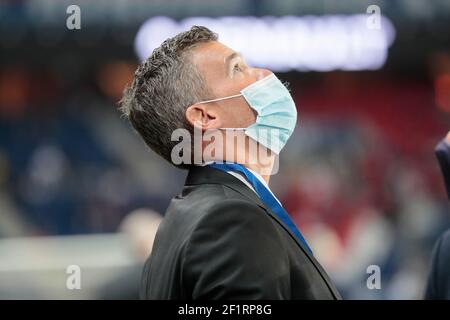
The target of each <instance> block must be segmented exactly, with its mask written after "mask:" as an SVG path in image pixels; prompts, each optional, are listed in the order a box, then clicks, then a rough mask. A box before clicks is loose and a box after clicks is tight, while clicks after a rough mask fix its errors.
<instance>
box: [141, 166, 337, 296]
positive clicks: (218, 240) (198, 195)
mask: <svg viewBox="0 0 450 320" xmlns="http://www.w3.org/2000/svg"><path fill="white" fill-rule="evenodd" d="M141 298H144V299H340V295H339V293H338V291H337V289H336V288H335V286H334V285H333V283H332V282H331V281H330V279H329V277H328V275H327V274H326V272H325V271H324V270H323V268H322V267H321V266H320V264H319V263H318V262H317V260H316V259H315V258H314V257H313V256H312V255H311V254H310V253H309V252H308V250H307V249H306V248H305V247H304V245H303V244H302V243H301V242H300V241H298V240H297V238H296V237H295V236H294V235H293V234H292V233H291V232H290V230H289V228H287V227H286V225H284V223H283V222H282V221H281V220H280V219H279V218H278V217H277V216H276V215H275V214H274V213H273V212H272V211H271V210H270V209H269V208H267V207H266V206H265V205H264V204H263V203H262V202H261V200H260V199H259V197H258V196H257V195H256V194H255V193H254V192H253V191H252V190H251V189H249V188H248V187H247V186H246V185H245V184H244V183H242V181H240V180H239V179H237V178H236V177H234V176H232V175H230V174H228V173H226V172H223V171H220V170H217V169H214V168H210V167H194V168H192V169H191V170H190V171H189V174H188V177H187V180H186V184H185V186H184V188H183V191H182V193H181V194H180V195H179V196H177V197H175V198H173V199H172V201H171V203H170V206H169V208H168V209H167V211H166V214H165V217H164V220H163V222H162V223H161V225H160V227H159V229H158V232H157V234H156V238H155V242H154V246H153V250H152V254H151V255H150V257H149V258H148V260H147V262H146V263H145V266H144V271H143V275H142V286H141Z"/></svg>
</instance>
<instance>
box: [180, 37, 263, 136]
mask: <svg viewBox="0 0 450 320" xmlns="http://www.w3.org/2000/svg"><path fill="white" fill-rule="evenodd" d="M192 53H193V54H192V62H193V63H194V65H195V66H196V67H197V69H198V70H199V71H200V73H201V74H202V75H203V77H204V79H205V82H206V85H208V86H209V88H210V89H211V90H212V92H213V94H214V97H213V98H221V97H227V96H231V95H236V94H239V93H240V91H241V90H242V89H244V88H245V87H247V86H248V85H250V84H252V83H254V82H255V81H258V80H260V79H262V78H264V77H266V76H268V75H269V74H270V73H271V72H270V71H269V70H265V69H258V68H251V67H249V66H247V64H246V63H245V60H244V58H243V57H242V56H241V55H240V54H239V53H237V52H236V51H234V50H232V49H230V48H228V47H227V46H225V45H223V44H222V43H220V42H217V41H211V42H208V43H203V44H201V45H199V46H198V47H196V48H194V49H193V50H192ZM202 107H204V108H206V111H205V112H204V114H203V115H202V117H203V118H204V117H205V116H206V117H207V116H209V117H212V118H213V119H212V121H211V122H210V125H209V126H207V127H208V128H211V127H213V128H246V127H248V126H249V125H251V124H253V123H255V120H256V113H255V111H254V110H253V109H252V108H250V106H249V105H248V103H247V102H246V101H245V99H244V98H243V97H242V96H240V97H237V98H232V99H226V100H222V101H218V102H213V103H208V104H205V105H202ZM186 116H187V117H188V120H190V121H191V122H193V121H192V119H190V116H192V114H190V113H188V112H187V113H186ZM197 116H198V113H197V114H194V118H195V117H197ZM202 121H203V122H204V120H202Z"/></svg>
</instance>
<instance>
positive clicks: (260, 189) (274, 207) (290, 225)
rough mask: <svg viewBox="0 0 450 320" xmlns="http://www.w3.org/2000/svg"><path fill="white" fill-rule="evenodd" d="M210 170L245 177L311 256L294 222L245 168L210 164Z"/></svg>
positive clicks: (239, 165)
mask: <svg viewBox="0 0 450 320" xmlns="http://www.w3.org/2000/svg"><path fill="white" fill-rule="evenodd" d="M209 166H210V167H212V168H216V169H219V170H222V171H225V172H228V171H237V172H240V173H242V174H244V175H245V177H246V178H247V180H248V181H249V182H250V183H251V185H252V186H253V189H255V191H256V193H257V194H258V196H259V198H260V199H261V200H262V202H264V204H265V205H266V206H268V207H269V208H270V209H272V211H273V212H274V213H275V214H276V215H277V216H278V218H280V219H281V221H283V222H284V224H285V225H286V226H287V227H288V228H289V229H290V230H291V231H292V233H293V234H295V235H296V237H297V238H298V239H299V240H300V241H301V242H303V244H304V245H305V247H306V248H307V249H308V250H309V252H310V253H311V254H313V252H312V250H311V248H310V247H309V245H308V243H307V242H306V240H305V238H303V236H302V234H301V233H300V230H298V229H297V227H296V225H295V224H294V222H293V221H292V220H291V218H290V217H289V214H288V213H287V212H286V210H284V208H283V207H282V206H281V205H280V203H279V202H278V201H277V199H276V198H275V196H274V195H273V194H272V193H271V192H270V191H269V190H268V189H267V188H266V186H265V185H264V184H263V183H262V182H261V181H260V180H259V179H258V178H257V177H255V176H254V175H253V174H252V173H251V172H250V171H249V170H248V169H247V168H245V167H244V166H243V165H241V164H237V163H228V162H227V163H212V164H210V165H209Z"/></svg>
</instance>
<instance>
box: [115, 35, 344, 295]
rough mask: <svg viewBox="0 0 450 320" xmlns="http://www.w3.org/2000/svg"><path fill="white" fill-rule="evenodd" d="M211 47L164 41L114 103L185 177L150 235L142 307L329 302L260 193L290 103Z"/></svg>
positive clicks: (264, 74)
mask: <svg viewBox="0 0 450 320" xmlns="http://www.w3.org/2000/svg"><path fill="white" fill-rule="evenodd" d="M217 40H218V39H217V35H216V34H214V33H213V32H211V31H210V30H209V29H207V28H205V27H193V28H192V29H191V30H189V31H186V32H183V33H180V34H178V35H177V36H175V37H174V38H170V39H168V40H166V41H165V42H164V43H163V44H162V45H161V46H160V47H159V48H157V49H155V50H154V51H153V53H152V55H151V56H150V57H149V58H148V59H147V60H146V61H145V62H143V64H142V65H141V66H140V67H139V68H138V69H137V71H136V73H135V78H134V81H133V83H132V84H131V86H130V87H129V88H127V89H126V90H125V93H124V97H123V99H122V102H121V104H122V110H123V111H124V113H125V115H127V116H128V118H129V120H130V122H131V124H132V125H133V127H134V128H135V129H136V131H137V132H138V133H139V134H140V135H141V136H142V138H143V139H144V141H145V142H146V144H147V145H148V146H149V147H150V148H152V149H153V150H154V151H155V152H157V153H158V154H160V155H161V156H162V157H163V158H165V159H166V160H168V161H169V162H171V163H173V164H175V165H177V166H178V167H182V168H186V169H188V170H189V173H188V176H187V179H186V183H185V186H184V188H183V190H182V192H181V194H180V195H178V196H177V197H175V198H174V199H172V201H171V203H170V206H169V208H168V209H167V211H166V214H165V217H164V219H163V222H162V223H161V225H160V227H159V230H158V232H157V235H156V238H155V242H154V247H153V251H152V254H151V256H150V257H149V259H148V260H147V262H146V264H145V267H144V272H143V276H142V287H141V297H142V298H145V299H340V295H339V293H338V291H337V290H336V288H335V286H334V285H333V284H332V282H331V281H330V279H329V277H328V275H327V274H326V272H325V271H324V270H323V268H322V267H321V266H320V264H319V263H318V262H317V261H316V259H315V258H314V255H313V253H312V252H311V249H310V248H309V246H308V244H307V243H306V241H305V239H304V238H303V236H302V235H301V233H300V231H299V230H298V229H297V228H296V226H295V225H294V224H293V222H292V220H291V219H290V218H289V215H288V214H287V213H286V211H284V209H283V208H282V206H281V204H280V203H279V201H278V200H277V199H276V197H275V196H274V195H273V193H272V192H271V191H270V189H269V187H268V183H269V180H270V175H271V173H272V171H275V170H276V168H275V167H276V155H277V154H278V153H279V152H280V150H281V149H282V148H283V146H284V145H285V143H286V141H287V139H288V138H289V136H290V135H291V133H292V131H293V130H294V127H295V124H296V119H297V118H296V116H297V111H296V107H295V104H294V102H293V100H292V98H291V96H290V94H289V92H288V90H287V89H286V88H285V86H284V85H283V84H282V83H281V82H280V81H279V80H278V79H277V78H276V77H275V75H274V74H272V73H271V72H270V71H268V70H264V69H258V68H252V67H249V66H247V65H246V63H245V61H244V59H243V57H242V56H241V55H240V54H238V53H237V52H235V51H233V50H232V49H230V48H228V47H226V46H225V45H223V44H221V43H220V42H218V41H217ZM180 129H183V130H185V131H187V132H189V134H190V135H192V136H193V140H194V141H196V140H198V133H199V132H200V144H197V145H196V144H195V143H194V144H193V145H194V146H191V145H190V147H189V148H181V158H182V159H183V161H182V162H181V163H180V162H179V159H180V148H179V144H180V142H179V139H177V138H175V139H174V132H178V131H179V130H180ZM177 130H178V131H177ZM211 131H212V132H213V133H212V135H211V136H214V139H212V138H211V136H209V137H210V138H205V136H207V134H208V133H209V132H211ZM175 136H176V137H178V135H175ZM230 137H232V138H231V139H229V138H230ZM188 141H192V140H191V139H188ZM239 141H240V142H243V143H240V142H239ZM211 145H213V148H211ZM211 150H214V151H211ZM261 150H262V151H265V152H261ZM199 160H200V161H199ZM224 162H226V163H224Z"/></svg>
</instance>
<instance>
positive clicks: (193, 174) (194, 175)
mask: <svg viewBox="0 0 450 320" xmlns="http://www.w3.org/2000/svg"><path fill="white" fill-rule="evenodd" d="M196 184H220V185H225V186H227V187H229V188H231V189H233V190H234V191H236V192H238V193H240V194H242V195H243V196H245V197H247V198H249V199H250V200H252V201H253V202H255V203H256V204H258V206H259V207H261V208H262V209H264V211H265V212H266V213H267V214H269V215H270V216H271V218H272V219H274V220H275V221H276V222H277V223H278V224H279V225H280V226H281V227H282V228H283V229H284V230H286V232H287V233H289V235H290V236H291V237H292V239H294V241H295V242H296V243H297V245H298V246H299V248H300V249H301V250H302V251H303V253H304V254H305V255H306V256H307V257H308V259H309V260H310V261H311V263H312V264H313V265H314V267H315V268H316V269H317V271H318V272H319V274H320V275H321V277H322V279H323V280H324V281H325V283H326V284H327V286H328V288H329V290H330V291H331V293H332V294H333V296H334V297H335V299H342V298H341V295H340V294H339V292H338V291H337V289H336V287H335V286H334V285H333V283H332V282H331V280H330V278H329V276H328V274H327V273H326V272H325V270H324V269H323V268H322V266H321V265H320V263H319V262H318V261H317V260H316V259H315V258H314V256H313V255H312V254H311V253H310V252H309V250H308V249H307V248H306V247H305V245H304V244H303V243H302V242H301V241H300V240H299V239H298V238H297V237H296V236H295V235H294V234H293V233H292V231H291V230H290V228H288V227H287V226H286V224H285V223H284V222H283V221H281V219H280V218H278V216H277V215H276V214H275V213H274V212H273V211H272V210H271V209H270V208H268V207H267V206H266V205H265V204H264V203H263V202H262V201H261V199H260V198H259V196H258V195H257V194H256V193H255V192H254V191H253V190H251V189H250V188H249V187H248V186H246V185H245V184H244V183H243V182H242V181H240V180H239V179H237V178H236V177H234V176H232V175H231V174H228V173H226V172H223V171H221V170H218V169H215V168H211V167H207V166H205V167H193V168H192V169H190V171H189V174H188V176H187V178H186V185H196Z"/></svg>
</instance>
